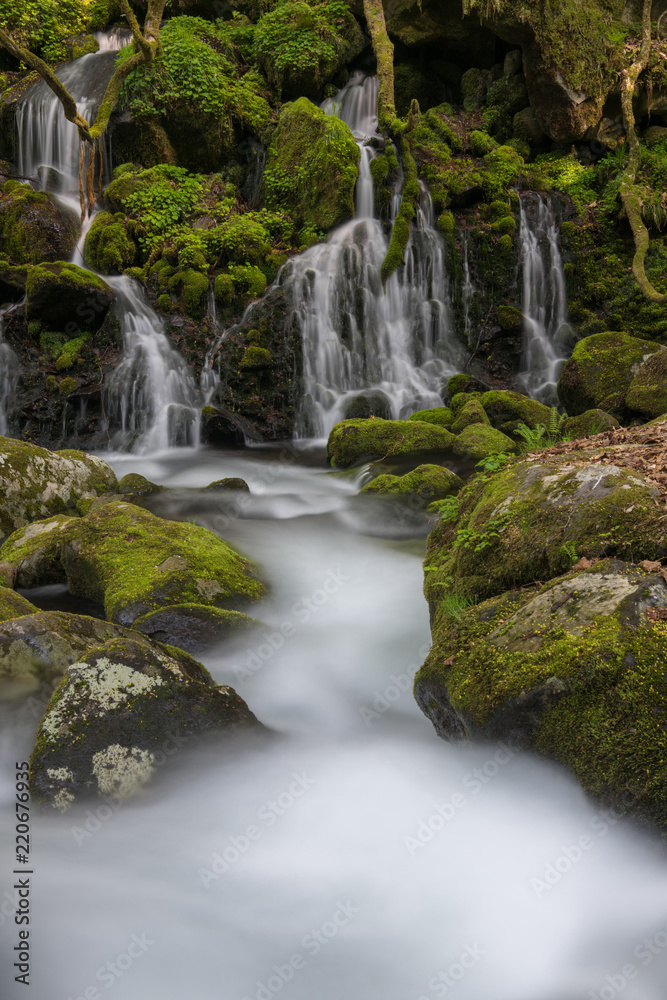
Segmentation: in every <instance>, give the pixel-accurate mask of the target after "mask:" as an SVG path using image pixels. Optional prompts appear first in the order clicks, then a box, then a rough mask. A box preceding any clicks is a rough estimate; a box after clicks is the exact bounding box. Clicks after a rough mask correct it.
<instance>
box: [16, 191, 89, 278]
mask: <svg viewBox="0 0 667 1000" xmlns="http://www.w3.org/2000/svg"><path fill="white" fill-rule="evenodd" d="M78 231H79V230H78V223H77V219H76V216H75V215H74V213H73V212H71V211H69V209H66V208H64V207H63V206H62V205H61V204H60V202H58V201H57V199H56V198H54V197H53V195H50V194H47V193H46V192H45V191H33V190H32V189H31V188H29V187H27V186H26V185H25V184H20V183H19V182H18V181H9V182H8V183H7V184H5V186H4V189H0V253H3V254H5V255H6V256H7V257H9V259H10V261H11V262H12V263H13V264H40V263H42V262H44V261H56V260H69V258H70V257H71V256H72V253H73V252H74V247H75V246H76V241H77V237H78Z"/></svg>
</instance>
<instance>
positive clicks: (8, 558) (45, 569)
mask: <svg viewBox="0 0 667 1000" xmlns="http://www.w3.org/2000/svg"><path fill="white" fill-rule="evenodd" d="M84 502H85V503H92V499H86V500H85V501H84ZM77 520H78V518H77V517H71V516H69V515H67V514H56V515H55V517H49V518H46V519H45V520H43V521H34V522H33V523H32V524H28V525H26V526H25V527H24V528H19V529H18V530H17V531H15V532H13V534H11V535H10V536H9V538H7V539H6V541H5V542H4V544H3V546H2V548H1V549H0V559H1V560H3V561H4V562H6V563H8V564H9V565H10V566H12V567H13V568H14V573H15V576H16V586H17V587H22V588H27V589H29V588H31V587H44V586H47V585H48V584H51V583H66V582H67V575H66V573H65V568H64V566H63V564H62V560H61V555H62V547H63V541H64V539H65V538H68V537H69V535H70V534H71V531H72V529H73V528H74V526H75V525H76V522H77Z"/></svg>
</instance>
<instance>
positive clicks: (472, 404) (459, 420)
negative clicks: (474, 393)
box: [449, 399, 490, 434]
mask: <svg viewBox="0 0 667 1000" xmlns="http://www.w3.org/2000/svg"><path fill="white" fill-rule="evenodd" d="M471 424H485V425H486V426H487V427H488V426H489V425H490V421H489V418H488V417H487V415H486V412H485V411H484V408H483V407H482V405H481V403H480V401H479V399H471V400H469V401H468V402H467V403H465V405H464V406H462V407H461V409H460V410H459V411H458V413H457V414H456V419H455V420H454V421H453V422H452V425H451V427H450V428H449V429H450V431H451V432H452V434H460V433H461V431H464V430H465V429H466V427H469V426H470V425H471Z"/></svg>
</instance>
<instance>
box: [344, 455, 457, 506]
mask: <svg viewBox="0 0 667 1000" xmlns="http://www.w3.org/2000/svg"><path fill="white" fill-rule="evenodd" d="M462 486H463V480H462V479H461V478H460V477H459V476H457V475H456V473H454V472H451V471H450V470H449V469H447V468H445V467H444V466H442V465H419V466H417V468H416V469H413V470H412V472H408V473H406V475H404V476H391V475H382V476H377V478H376V479H373V480H371V482H370V483H366V485H365V486H364V487H363V488H362V490H361V492H362V494H366V495H371V496H395V497H398V498H403V499H405V500H409V501H415V500H416V501H418V502H419V503H420V504H422V505H423V506H424V507H428V505H429V504H430V503H433V501H434V500H444V498H445V497H449V496H454V494H456V493H458V491H459V490H460V489H461V487H462Z"/></svg>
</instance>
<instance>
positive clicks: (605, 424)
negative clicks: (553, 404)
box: [563, 410, 620, 439]
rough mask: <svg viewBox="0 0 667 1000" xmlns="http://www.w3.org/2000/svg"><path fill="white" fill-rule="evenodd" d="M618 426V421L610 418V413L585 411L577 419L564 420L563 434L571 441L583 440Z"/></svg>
mask: <svg viewBox="0 0 667 1000" xmlns="http://www.w3.org/2000/svg"><path fill="white" fill-rule="evenodd" d="M619 426H620V425H619V423H618V420H617V419H616V417H612V415H611V413H605V412H604V410H586V412H585V413H580V414H579V416H578V417H568V418H567V419H566V420H564V421H563V433H564V434H565V435H566V436H567V437H569V438H572V439H574V438H584V437H590V436H591V435H592V434H600V433H601V432H602V431H608V430H611V428H612V427H619Z"/></svg>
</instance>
